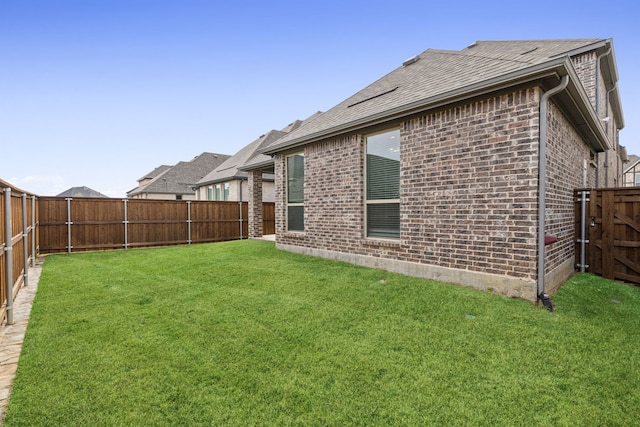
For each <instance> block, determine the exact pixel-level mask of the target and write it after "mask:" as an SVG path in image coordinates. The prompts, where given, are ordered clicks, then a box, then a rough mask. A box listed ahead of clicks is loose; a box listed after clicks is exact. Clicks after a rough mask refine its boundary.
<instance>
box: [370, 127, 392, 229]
mask: <svg viewBox="0 0 640 427" xmlns="http://www.w3.org/2000/svg"><path fill="white" fill-rule="evenodd" d="M365 168H366V230H367V237H382V238H388V239H398V238H400V130H398V129H396V130H392V131H389V132H384V133H379V134H376V135H370V136H368V137H367V144H366V165H365Z"/></svg>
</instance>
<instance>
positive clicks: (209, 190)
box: [207, 185, 213, 200]
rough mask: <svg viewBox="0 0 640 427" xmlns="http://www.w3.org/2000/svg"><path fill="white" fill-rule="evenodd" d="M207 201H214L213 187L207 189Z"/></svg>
mask: <svg viewBox="0 0 640 427" xmlns="http://www.w3.org/2000/svg"><path fill="white" fill-rule="evenodd" d="M207 200H213V186H211V185H210V186H208V187H207Z"/></svg>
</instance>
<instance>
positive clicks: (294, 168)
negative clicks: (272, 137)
mask: <svg viewBox="0 0 640 427" xmlns="http://www.w3.org/2000/svg"><path fill="white" fill-rule="evenodd" d="M287 230H289V231H304V154H302V153H299V154H294V155H293V156H289V157H287Z"/></svg>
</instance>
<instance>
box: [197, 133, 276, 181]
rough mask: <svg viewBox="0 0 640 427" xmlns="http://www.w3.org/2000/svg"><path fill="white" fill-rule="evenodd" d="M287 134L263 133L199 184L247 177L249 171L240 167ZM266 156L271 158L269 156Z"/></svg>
mask: <svg viewBox="0 0 640 427" xmlns="http://www.w3.org/2000/svg"><path fill="white" fill-rule="evenodd" d="M286 134H287V132H283V131H278V130H271V131H269V132H267V133H266V134H264V135H261V136H260V137H259V138H258V139H256V140H255V141H253V142H252V143H250V144H249V145H247V146H245V147H243V148H242V149H241V150H240V151H238V152H237V153H236V154H234V155H233V156H231V157H229V158H228V159H227V160H225V161H224V162H223V163H221V164H220V165H219V166H218V167H217V168H216V169H214V170H213V171H211V172H209V173H208V174H207V175H205V176H204V178H202V179H201V180H199V181H198V182H197V184H198V185H207V184H213V183H215V182H222V181H228V180H231V179H240V178H246V177H247V176H248V172H244V171H241V170H239V169H238V168H239V167H240V166H242V165H244V164H245V163H246V162H247V161H248V160H250V159H251V158H253V157H254V156H255V155H256V152H257V151H258V150H260V149H261V148H264V147H266V146H268V145H269V144H272V143H273V142H275V141H277V140H278V139H280V138H282V137H283V136H284V135H286ZM260 156H264V154H261V155H260ZM264 157H267V158H269V156H264Z"/></svg>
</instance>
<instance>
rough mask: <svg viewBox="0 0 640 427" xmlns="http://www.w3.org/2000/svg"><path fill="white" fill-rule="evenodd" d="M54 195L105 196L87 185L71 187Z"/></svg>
mask: <svg viewBox="0 0 640 427" xmlns="http://www.w3.org/2000/svg"><path fill="white" fill-rule="evenodd" d="M56 197H107V196H105V195H104V194H102V193H100V192H98V191H96V190H92V189H91V188H89V187H85V186H82V187H71V188H70V189H68V190H66V191H63V192H62V193H60V194H58V195H57V196H56Z"/></svg>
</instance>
